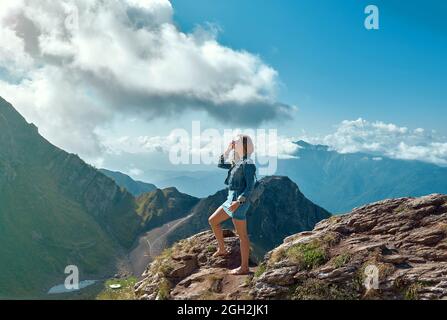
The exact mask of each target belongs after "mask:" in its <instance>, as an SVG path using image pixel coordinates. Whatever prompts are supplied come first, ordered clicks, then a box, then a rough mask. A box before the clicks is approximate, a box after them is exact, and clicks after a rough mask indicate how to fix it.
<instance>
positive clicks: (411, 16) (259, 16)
mask: <svg viewBox="0 0 447 320" xmlns="http://www.w3.org/2000/svg"><path fill="white" fill-rule="evenodd" d="M172 3H173V7H174V12H175V21H176V22H177V23H178V24H179V25H180V27H181V28H182V29H183V30H192V29H193V28H194V27H195V26H196V25H197V24H204V23H206V22H211V23H215V24H217V25H218V26H219V27H220V28H221V33H220V35H219V41H220V42H221V43H223V44H224V45H227V46H230V47H232V48H236V49H244V50H248V51H250V52H252V53H256V54H259V55H260V56H261V57H262V59H263V60H264V61H265V62H266V63H267V64H269V65H271V66H272V67H273V68H275V69H276V70H277V71H278V72H279V77H280V80H281V83H282V86H281V89H280V95H279V99H280V100H281V101H284V102H286V103H289V104H294V105H297V106H298V107H299V109H300V111H299V113H298V114H297V117H296V119H295V120H294V121H293V122H290V123H287V125H286V126H287V130H285V131H289V133H290V134H293V132H295V133H296V130H297V129H298V130H301V129H305V130H306V131H307V132H309V133H326V132H329V131H331V130H332V126H333V125H335V124H337V123H339V122H340V121H342V120H345V119H357V118H358V117H362V118H365V119H368V120H370V121H375V120H380V121H385V122H391V123H396V124H399V125H401V126H409V127H412V128H417V127H423V128H426V129H434V130H436V131H438V132H439V133H441V134H447V126H445V120H446V119H447V105H446V104H447V103H446V101H447V90H446V87H447V63H445V59H446V57H447V23H446V22H445V16H446V15H447V2H445V1H420V0H412V1H398V0H386V1H361V0H347V1H333V0H314V1H296V0H281V1H274V0H264V1H262V2H260V1H257V0H244V1H238V0H225V1H219V0H193V1H183V0H173V1H172ZM368 4H375V5H377V6H378V7H379V9H380V30H378V31H368V30H366V29H365V28H364V26H363V21H364V19H365V16H366V15H365V14H364V8H365V7H366V6H367V5H368Z"/></svg>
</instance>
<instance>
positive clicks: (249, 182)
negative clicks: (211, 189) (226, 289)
mask: <svg viewBox="0 0 447 320" xmlns="http://www.w3.org/2000/svg"><path fill="white" fill-rule="evenodd" d="M253 151H254V146H253V141H252V140H251V138H250V137H249V136H246V135H239V136H237V137H236V139H234V140H233V141H232V142H231V143H230V145H229V146H228V148H227V150H226V151H225V153H224V154H223V155H222V156H221V157H220V161H219V165H218V167H219V168H223V169H228V175H227V178H226V180H225V184H226V185H228V198H227V201H225V202H224V203H223V204H222V205H221V206H220V207H219V208H218V209H217V210H216V211H215V212H214V213H213V214H212V215H211V217H210V218H209V223H210V225H211V228H212V229H213V232H214V235H215V236H216V239H217V243H218V245H219V248H218V250H217V252H216V253H215V254H214V255H215V256H219V255H227V254H228V253H229V252H227V250H226V249H225V242H224V238H223V232H222V227H221V226H220V224H221V223H222V222H224V221H225V220H228V219H229V218H232V220H233V224H234V228H235V229H236V233H237V235H238V236H239V240H240V248H241V266H240V267H239V268H237V269H234V270H232V271H231V274H235V275H242V274H248V273H249V272H250V269H249V265H248V261H249V255H250V242H249V239H248V233H247V221H246V213H247V210H248V208H249V207H250V202H249V200H248V199H249V196H250V193H251V192H252V190H253V186H254V179H255V174H256V166H255V165H254V164H253V162H252V161H251V159H250V158H249V157H250V155H251V154H252V153H253ZM230 152H232V154H233V161H232V162H231V163H226V162H225V160H226V159H228V157H229V155H230Z"/></svg>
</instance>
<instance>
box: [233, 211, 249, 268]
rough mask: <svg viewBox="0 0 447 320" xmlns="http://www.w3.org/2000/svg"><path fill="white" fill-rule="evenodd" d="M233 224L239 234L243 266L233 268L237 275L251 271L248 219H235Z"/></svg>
mask: <svg viewBox="0 0 447 320" xmlns="http://www.w3.org/2000/svg"><path fill="white" fill-rule="evenodd" d="M233 224H234V227H235V229H236V232H237V234H238V236H239V241H240V246H241V267H240V268H237V269H235V270H232V271H231V273H232V274H237V275H239V274H241V275H242V274H248V273H249V272H250V267H249V265H248V260H249V255H250V240H249V239H248V232H247V221H245V220H236V219H233Z"/></svg>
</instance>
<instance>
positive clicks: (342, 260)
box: [332, 253, 351, 268]
mask: <svg viewBox="0 0 447 320" xmlns="http://www.w3.org/2000/svg"><path fill="white" fill-rule="evenodd" d="M350 260H351V255H350V254H349V253H342V254H340V255H338V256H336V257H335V258H334V259H333V260H332V263H333V264H334V266H335V267H336V268H342V267H344V266H346V265H347V264H348V262H349V261H350Z"/></svg>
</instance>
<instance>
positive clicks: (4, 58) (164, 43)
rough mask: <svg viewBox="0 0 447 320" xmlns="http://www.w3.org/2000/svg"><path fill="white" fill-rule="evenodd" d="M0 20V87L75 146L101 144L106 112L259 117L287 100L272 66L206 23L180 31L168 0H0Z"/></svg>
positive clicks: (95, 150)
mask: <svg viewBox="0 0 447 320" xmlns="http://www.w3.org/2000/svg"><path fill="white" fill-rule="evenodd" d="M0 24H1V28H0V42H1V43H2V47H1V48H0V71H1V69H4V70H6V71H5V74H6V75H5V76H0V95H2V96H3V97H4V98H6V99H7V100H10V101H11V102H12V103H13V104H14V105H15V106H16V107H17V108H18V109H19V110H20V112H22V113H23V114H24V115H25V117H26V118H27V119H29V120H30V121H33V122H35V123H36V124H37V125H38V126H39V128H40V130H41V131H42V133H43V135H44V136H46V137H48V138H49V139H50V140H51V141H52V142H54V143H56V144H57V145H59V146H62V147H64V148H67V149H69V150H70V151H75V152H78V153H81V154H82V155H86V156H89V155H92V156H94V155H97V154H100V153H101V151H102V143H101V141H99V138H98V135H97V134H96V130H97V129H98V128H99V127H101V126H103V125H106V124H107V123H109V122H110V121H112V120H113V118H114V117H115V116H116V115H123V114H124V115H132V116H135V115H138V116H139V117H142V118H146V119H152V118H155V117H159V116H172V115H177V114H178V113H181V112H183V111H185V110H204V111H206V112H207V113H208V114H209V115H211V116H212V117H214V118H216V119H221V120H222V121H232V122H235V123H242V124H259V123H261V122H262V121H266V120H268V119H272V118H277V117H287V116H288V115H289V113H290V111H291V109H292V108H291V107H289V106H287V105H283V104H280V103H277V102H276V99H275V97H276V88H277V72H276V71H275V70H274V69H273V68H271V67H269V66H268V65H266V64H265V63H264V62H263V61H262V60H261V59H260V58H259V57H258V56H256V55H253V54H251V53H248V52H246V51H236V50H233V49H231V48H228V47H225V46H222V45H221V44H219V42H218V41H217V38H216V28H213V27H210V28H207V27H206V26H202V27H201V28H198V29H197V30H196V31H195V32H192V33H184V32H182V31H180V30H179V29H178V28H177V27H176V26H175V24H174V22H173V8H172V6H171V3H170V2H169V1H168V0H110V1H100V0H61V1H52V0H41V1H35V0H22V1H17V0H2V7H1V9H0ZM0 74H1V73H0Z"/></svg>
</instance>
